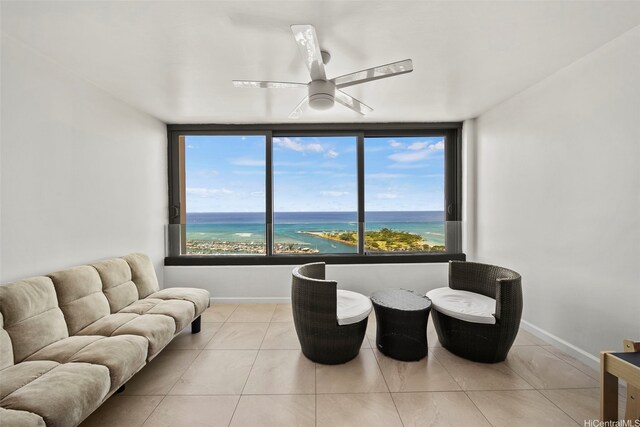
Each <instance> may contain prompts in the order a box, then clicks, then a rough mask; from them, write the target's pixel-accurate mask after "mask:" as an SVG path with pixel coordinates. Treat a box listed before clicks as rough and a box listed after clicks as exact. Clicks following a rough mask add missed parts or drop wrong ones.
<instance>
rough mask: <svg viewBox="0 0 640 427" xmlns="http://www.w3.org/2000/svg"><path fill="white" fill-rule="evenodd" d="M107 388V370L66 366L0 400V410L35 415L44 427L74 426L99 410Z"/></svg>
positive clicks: (80, 365) (74, 365) (76, 364)
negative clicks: (45, 426) (12, 410)
mask: <svg viewBox="0 0 640 427" xmlns="http://www.w3.org/2000/svg"><path fill="white" fill-rule="evenodd" d="M24 363H25V364H31V363H45V362H24ZM49 363H55V362H49ZM20 365H23V363H20V364H18V365H15V366H12V367H9V368H6V369H5V370H3V374H4V371H6V370H9V369H13V368H16V367H18V366H20ZM3 382H4V378H3ZM109 387H110V381H109V370H108V369H107V368H106V367H104V366H100V365H92V364H89V363H66V364H64V365H57V366H55V367H54V368H53V369H51V370H49V371H48V372H46V373H44V374H42V375H40V376H39V377H38V378H37V379H35V380H33V381H31V382H29V383H27V384H26V385H24V386H22V387H20V388H18V389H17V390H15V391H14V392H12V393H10V394H9V395H7V396H6V397H4V398H3V399H2V400H0V406H2V407H3V408H5V409H14V410H18V411H27V412H32V413H34V414H37V415H39V416H41V417H42V418H43V419H44V422H45V423H46V425H47V427H69V426H76V425H78V424H80V422H81V421H82V420H84V419H85V418H86V417H87V416H88V415H89V414H90V413H91V412H93V411H94V410H95V409H96V408H97V407H98V406H100V404H101V403H102V402H103V400H104V399H105V397H106V396H107V393H108V392H109Z"/></svg>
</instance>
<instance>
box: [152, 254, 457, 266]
mask: <svg viewBox="0 0 640 427" xmlns="http://www.w3.org/2000/svg"><path fill="white" fill-rule="evenodd" d="M465 260H466V255H465V254H463V253H439V254H406V255H405V254H388V255H387V254H384V255H273V256H269V257H267V256H255V255H246V256H243V255H240V256H238V255H182V256H172V257H166V258H165V259H164V265H165V266H198V265H200V266H202V265H299V264H306V263H309V262H320V261H323V262H326V263H327V264H417V263H443V262H449V261H465Z"/></svg>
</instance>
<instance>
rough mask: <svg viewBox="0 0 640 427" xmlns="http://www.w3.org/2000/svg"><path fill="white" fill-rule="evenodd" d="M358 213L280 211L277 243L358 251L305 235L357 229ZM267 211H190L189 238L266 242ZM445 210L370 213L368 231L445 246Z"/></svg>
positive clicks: (276, 218) (276, 216)
mask: <svg viewBox="0 0 640 427" xmlns="http://www.w3.org/2000/svg"><path fill="white" fill-rule="evenodd" d="M357 220H358V216H357V213H356V212H277V213H275V214H274V225H273V227H274V228H273V231H274V240H275V242H276V243H292V244H303V245H306V246H308V247H310V248H313V249H317V250H318V251H319V252H321V253H356V252H357V248H356V247H355V246H350V245H345V244H343V243H340V242H335V241H330V240H327V239H323V238H321V237H315V236H312V235H309V234H304V232H305V231H315V232H339V231H356V230H357V228H358V224H357ZM264 224H265V214H264V213H258V212H241V213H217V212H216V213H213V212H208V213H187V227H186V228H187V230H186V231H187V240H213V241H219V242H243V243H250V242H253V243H264V241H265V226H264ZM444 225H445V223H444V212H442V211H402V212H367V214H366V217H365V231H376V230H380V229H382V228H389V229H391V230H398V231H407V232H411V233H415V234H418V235H420V236H422V237H423V239H424V240H426V241H427V242H428V243H429V244H430V245H444V238H445V236H444Z"/></svg>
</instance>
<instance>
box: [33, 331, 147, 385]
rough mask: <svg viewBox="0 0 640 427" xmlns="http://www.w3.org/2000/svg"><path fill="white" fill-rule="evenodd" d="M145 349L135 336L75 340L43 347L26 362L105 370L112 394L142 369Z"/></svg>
mask: <svg viewBox="0 0 640 427" xmlns="http://www.w3.org/2000/svg"><path fill="white" fill-rule="evenodd" d="M147 345H148V344H147V340H146V339H145V338H144V337H140V336H136V335H120V336H116V337H102V336H96V335H88V336H74V337H69V338H65V339H63V340H60V341H58V342H55V343H53V344H51V345H48V346H46V347H45V348H43V349H42V350H40V351H38V352H37V353H35V354H32V355H31V356H29V358H28V359H27V360H30V361H31V360H53V361H56V362H58V363H68V362H86V363H93V364H96V365H103V366H106V367H107V368H108V369H109V376H110V378H111V388H110V390H109V391H110V392H113V391H115V390H117V389H118V388H119V387H120V386H121V385H122V384H124V383H125V382H127V381H128V380H129V378H131V377H132V376H133V374H135V373H136V372H138V371H139V370H140V369H142V367H143V366H144V365H145V362H146V360H147Z"/></svg>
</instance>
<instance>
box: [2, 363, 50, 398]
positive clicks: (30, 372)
mask: <svg viewBox="0 0 640 427" xmlns="http://www.w3.org/2000/svg"><path fill="white" fill-rule="evenodd" d="M59 365H60V364H59V363H58V362H53V361H51V360H43V361H38V362H22V363H18V364H17V365H13V366H10V367H8V368H5V369H3V370H2V371H0V378H2V381H0V401H2V399H4V398H5V397H7V396H8V395H10V394H11V393H13V392H14V391H16V390H18V389H19V388H20V387H24V386H25V385H27V384H29V383H30V382H32V381H35V380H37V379H38V378H40V377H41V376H43V375H44V374H46V373H47V372H49V371H50V370H52V369H53V368H55V367H56V366H59Z"/></svg>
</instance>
